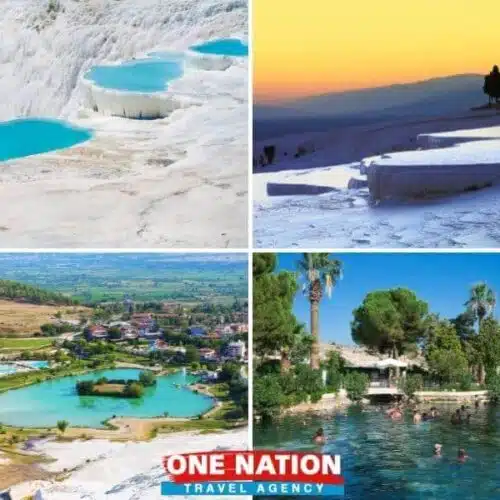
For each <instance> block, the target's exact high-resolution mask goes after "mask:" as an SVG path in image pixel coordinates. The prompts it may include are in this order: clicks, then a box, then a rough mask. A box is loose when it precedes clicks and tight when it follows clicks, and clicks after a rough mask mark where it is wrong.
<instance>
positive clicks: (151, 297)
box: [0, 254, 248, 304]
mask: <svg viewBox="0 0 500 500" xmlns="http://www.w3.org/2000/svg"><path fill="white" fill-rule="evenodd" d="M247 271H248V269H247V260H246V256H243V255H242V256H229V255H228V256H227V258H226V257H224V258H221V256H220V255H219V256H210V255H209V254H204V255H193V254H187V255H184V256H179V255H177V256H174V255H168V254H100V255H99V254H17V255H14V254H2V255H1V256H0V278H2V279H8V280H15V281H19V282H23V283H27V284H31V285H36V286H40V287H42V288H44V289H47V290H53V291H57V292H60V293H64V294H66V295H68V296H71V297H72V298H75V299H78V300H79V301H80V302H83V303H86V304H95V303H98V302H106V301H119V300H123V299H124V298H130V299H132V300H136V301H160V300H161V301H163V300H172V301H178V302H179V301H182V302H196V303H199V302H211V303H231V302H232V301H233V300H234V299H235V298H239V299H246V298H247V295H248V289H247V283H248V276H247V274H248V272H247Z"/></svg>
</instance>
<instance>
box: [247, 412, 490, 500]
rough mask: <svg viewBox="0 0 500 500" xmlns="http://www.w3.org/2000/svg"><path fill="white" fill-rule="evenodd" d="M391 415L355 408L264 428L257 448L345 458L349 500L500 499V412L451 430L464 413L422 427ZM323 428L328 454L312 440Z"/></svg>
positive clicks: (259, 432)
mask: <svg viewBox="0 0 500 500" xmlns="http://www.w3.org/2000/svg"><path fill="white" fill-rule="evenodd" d="M386 408H387V407H381V406H378V407H373V406H371V407H367V408H366V409H363V410H362V409H360V408H359V407H352V408H349V409H347V410H346V411H345V412H343V413H337V414H333V413H332V414H330V415H323V416H317V415H316V416H312V415H301V416H298V415H296V416H290V417H286V418H284V419H283V420H282V421H280V422H279V423H277V424H272V425H262V424H259V425H256V427H255V429H254V445H255V447H256V448H266V449H276V448H279V449H282V450H301V451H308V450H311V451H316V452H320V451H322V452H323V453H331V454H339V455H341V470H342V475H343V476H344V480H345V493H346V494H345V497H344V498H346V499H349V500H424V499H425V500H429V499H436V500H438V499H439V500H448V499H449V500H452V499H460V500H468V499H470V500H473V499H474V500H490V499H500V460H499V459H500V407H497V406H488V407H481V408H480V409H479V410H475V409H472V410H470V412H471V415H472V416H471V419H470V423H469V424H462V425H452V424H451V423H450V412H451V411H453V410H455V409H456V406H448V407H440V411H441V415H442V416H441V417H440V418H439V419H438V420H436V421H432V422H424V423H422V424H419V425H414V424H413V423H412V422H411V416H410V414H409V412H406V414H405V419H404V421H402V422H393V421H392V420H390V419H389V418H387V417H386V416H385V414H384V410H385V409H386ZM319 427H323V428H324V430H325V434H326V436H327V439H328V442H327V444H326V445H325V446H324V447H323V448H321V447H317V446H314V445H313V444H312V441H311V438H312V435H313V434H314V432H315V431H316V430H317V429H318V428H319ZM435 443H440V444H442V445H443V451H442V457H434V456H433V448H434V444H435ZM458 448H465V450H466V452H467V454H468V455H469V456H470V458H469V459H468V460H467V461H466V462H465V463H459V462H458V460H457V458H456V457H457V451H458ZM288 498H293V497H288ZM309 498H325V497H309Z"/></svg>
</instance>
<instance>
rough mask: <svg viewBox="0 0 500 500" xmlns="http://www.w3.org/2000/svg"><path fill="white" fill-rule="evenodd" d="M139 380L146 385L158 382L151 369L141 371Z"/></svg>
mask: <svg viewBox="0 0 500 500" xmlns="http://www.w3.org/2000/svg"><path fill="white" fill-rule="evenodd" d="M139 382H140V383H141V384H142V385H143V386H144V387H149V386H151V385H155V384H156V377H155V375H154V373H153V372H151V371H149V370H148V371H143V372H141V373H139Z"/></svg>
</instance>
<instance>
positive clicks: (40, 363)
mask: <svg viewBox="0 0 500 500" xmlns="http://www.w3.org/2000/svg"><path fill="white" fill-rule="evenodd" d="M21 363H23V364H25V365H31V366H32V367H33V368H47V367H48V366H49V362H48V361H21Z"/></svg>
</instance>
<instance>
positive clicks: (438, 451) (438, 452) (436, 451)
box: [434, 443, 443, 457]
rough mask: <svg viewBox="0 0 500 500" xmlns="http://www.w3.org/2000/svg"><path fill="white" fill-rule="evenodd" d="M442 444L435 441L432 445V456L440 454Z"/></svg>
mask: <svg viewBox="0 0 500 500" xmlns="http://www.w3.org/2000/svg"><path fill="white" fill-rule="evenodd" d="M442 447H443V445H441V444H439V443H436V444H435V445H434V456H435V457H440V456H441V449H442Z"/></svg>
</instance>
